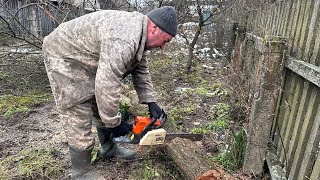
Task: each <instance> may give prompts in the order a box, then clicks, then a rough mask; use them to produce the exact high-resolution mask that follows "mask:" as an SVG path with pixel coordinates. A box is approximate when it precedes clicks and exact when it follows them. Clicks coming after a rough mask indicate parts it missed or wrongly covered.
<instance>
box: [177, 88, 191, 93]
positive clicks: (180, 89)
mask: <svg viewBox="0 0 320 180" xmlns="http://www.w3.org/2000/svg"><path fill="white" fill-rule="evenodd" d="M187 90H194V89H192V88H184V87H178V88H177V89H176V90H174V91H175V92H180V93H181V92H184V91H187Z"/></svg>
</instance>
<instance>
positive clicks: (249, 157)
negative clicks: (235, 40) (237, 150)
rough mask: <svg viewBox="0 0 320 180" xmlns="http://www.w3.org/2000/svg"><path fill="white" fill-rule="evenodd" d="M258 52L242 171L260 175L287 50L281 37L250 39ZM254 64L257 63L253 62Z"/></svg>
mask: <svg viewBox="0 0 320 180" xmlns="http://www.w3.org/2000/svg"><path fill="white" fill-rule="evenodd" d="M251 38H253V40H254V41H255V43H254V44H255V47H256V48H257V50H259V52H260V55H259V63H257V66H258V67H257V72H256V75H255V76H252V77H256V79H255V80H254V81H255V82H254V83H255V84H256V85H255V87H256V88H255V89H254V96H253V100H252V105H251V112H250V117H249V123H248V126H247V127H246V129H247V145H246V151H245V159H244V164H243V171H244V172H245V173H248V174H252V173H253V174H260V173H262V171H263V164H264V160H265V158H266V151H267V147H268V141H269V140H270V139H269V135H270V130H271V126H272V122H273V118H274V113H275V109H276V104H277V96H278V94H279V90H280V86H281V82H282V78H283V67H284V55H285V52H286V46H285V43H284V40H283V39H282V38H280V37H272V38H264V39H262V38H259V37H251ZM256 60H257V59H256Z"/></svg>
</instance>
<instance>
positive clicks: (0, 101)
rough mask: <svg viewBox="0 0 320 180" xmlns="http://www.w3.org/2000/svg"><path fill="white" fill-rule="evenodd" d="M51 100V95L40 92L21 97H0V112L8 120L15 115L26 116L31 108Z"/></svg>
mask: <svg viewBox="0 0 320 180" xmlns="http://www.w3.org/2000/svg"><path fill="white" fill-rule="evenodd" d="M51 99H52V96H51V94H48V93H41V92H31V93H28V94H25V95H22V96H15V95H4V96H0V112H1V113H2V114H3V116H4V117H5V118H10V117H11V116H12V115H13V114H15V113H23V114H27V113H28V112H29V111H30V109H31V108H32V107H33V106H35V105H37V104H40V103H43V102H48V101H50V100H51Z"/></svg>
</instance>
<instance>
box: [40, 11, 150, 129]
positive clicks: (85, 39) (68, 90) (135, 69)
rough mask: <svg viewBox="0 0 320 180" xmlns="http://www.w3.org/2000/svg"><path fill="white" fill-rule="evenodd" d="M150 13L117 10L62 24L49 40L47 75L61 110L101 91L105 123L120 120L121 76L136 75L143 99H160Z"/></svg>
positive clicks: (114, 123) (99, 98)
mask: <svg viewBox="0 0 320 180" xmlns="http://www.w3.org/2000/svg"><path fill="white" fill-rule="evenodd" d="M147 23H148V19H147V16H145V15H143V14H140V13H138V12H122V11H113V10H104V11H98V12H94V13H91V14H87V15H84V16H81V17H78V18H76V19H73V20H71V21H68V22H65V23H63V24H61V25H59V26H58V27H57V28H56V29H55V30H54V31H53V32H52V33H51V34H50V35H48V36H46V37H45V38H44V41H43V46H42V51H43V56H44V61H45V66H46V70H47V74H48V77H49V81H50V85H51V88H52V92H53V95H54V98H55V102H56V104H57V107H58V109H62V110H63V109H66V108H70V107H73V106H75V105H77V104H79V103H82V102H85V101H86V100H89V99H91V98H93V97H94V96H95V98H96V101H97V105H98V109H99V114H100V117H101V119H102V122H103V123H104V124H105V125H106V126H107V127H115V126H117V125H119V123H120V120H119V117H120V114H119V113H118V112H119V100H120V94H121V82H120V80H121V79H122V78H124V77H125V76H127V75H128V74H130V73H131V74H132V77H133V83H134V87H135V89H136V91H137V94H138V97H139V101H140V103H148V102H155V101H156V98H155V93H154V91H153V86H152V83H151V78H150V75H149V68H148V62H147V60H146V59H145V58H144V57H145V56H144V54H145V50H144V47H145V42H146V37H147Z"/></svg>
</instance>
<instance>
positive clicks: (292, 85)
mask: <svg viewBox="0 0 320 180" xmlns="http://www.w3.org/2000/svg"><path fill="white" fill-rule="evenodd" d="M292 75H293V77H292V80H291V83H290V89H289V93H288V99H287V102H286V107H285V110H284V116H283V117H284V118H283V119H281V120H282V124H281V126H280V133H279V136H280V141H279V142H278V145H277V147H278V152H277V154H278V155H280V156H281V154H282V153H284V152H282V151H285V149H283V143H284V142H283V139H282V137H284V135H285V132H286V128H287V126H286V125H287V122H288V119H289V118H286V117H288V116H289V114H290V111H291V104H292V102H293V97H294V94H293V92H294V89H295V87H296V84H297V83H296V82H297V78H298V77H297V75H295V74H292ZM282 163H283V162H282Z"/></svg>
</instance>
